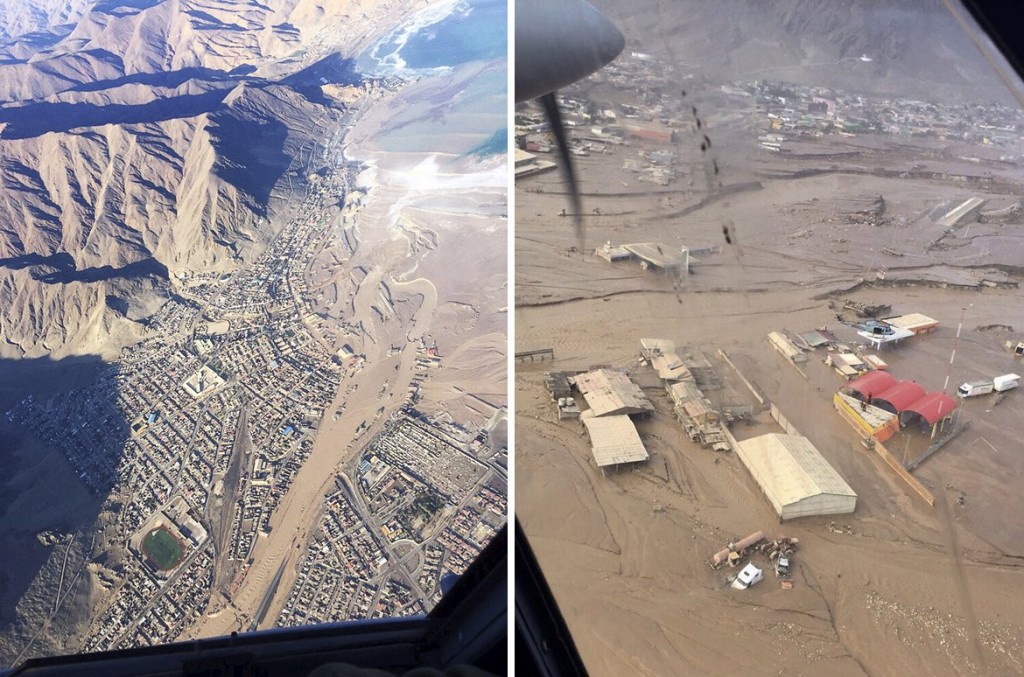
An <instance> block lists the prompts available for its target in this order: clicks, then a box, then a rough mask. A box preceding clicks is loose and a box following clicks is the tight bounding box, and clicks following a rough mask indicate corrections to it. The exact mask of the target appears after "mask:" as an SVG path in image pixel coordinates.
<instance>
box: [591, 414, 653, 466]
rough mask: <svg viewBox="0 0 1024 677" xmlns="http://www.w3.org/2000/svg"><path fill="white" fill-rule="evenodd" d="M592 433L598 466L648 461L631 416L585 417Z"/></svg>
mask: <svg viewBox="0 0 1024 677" xmlns="http://www.w3.org/2000/svg"><path fill="white" fill-rule="evenodd" d="M582 420H583V425H585V426H587V433H588V434H589V435H590V444H591V447H592V450H593V453H594V460H595V461H596V462H597V465H598V467H604V466H608V465H617V464H619V463H636V462H637V461H646V460H647V459H648V458H649V456H648V454H647V449H645V448H644V443H643V442H642V441H641V440H640V434H639V433H637V431H636V426H635V425H633V422H632V421H631V420H629V416H625V415H622V416H604V417H600V418H597V417H594V416H587V417H584V418H583V419H582Z"/></svg>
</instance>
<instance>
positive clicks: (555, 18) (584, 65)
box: [515, 0, 626, 241]
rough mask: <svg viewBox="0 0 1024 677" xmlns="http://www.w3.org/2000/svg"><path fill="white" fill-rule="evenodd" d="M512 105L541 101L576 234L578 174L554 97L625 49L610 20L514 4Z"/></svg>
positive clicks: (585, 6) (566, 2)
mask: <svg viewBox="0 0 1024 677" xmlns="http://www.w3.org/2000/svg"><path fill="white" fill-rule="evenodd" d="M515 40H516V41H515V45H516V103H522V102H523V101H529V100H530V99H539V100H540V103H541V105H542V106H543V108H544V114H545V116H546V117H547V119H548V122H549V123H550V125H551V130H552V132H553V133H554V135H555V141H556V142H557V143H558V153H559V155H560V156H561V158H562V163H561V166H562V176H563V178H564V179H565V182H566V183H567V184H568V185H569V195H570V199H571V201H572V210H573V221H574V222H575V224H576V234H577V236H578V237H579V238H580V240H581V241H582V239H583V218H582V209H581V206H580V194H579V190H578V187H577V184H576V174H575V172H574V170H573V165H572V159H571V157H570V155H569V144H568V140H567V138H566V134H565V127H564V126H563V124H562V116H561V113H560V112H559V109H558V101H557V99H556V98H555V92H556V91H557V90H558V89H561V88H562V87H565V86H566V85H570V84H572V83H574V82H576V81H578V80H582V79H583V78H585V77H587V76H588V75H590V74H591V73H594V72H595V71H597V70H599V69H600V68H601V67H602V66H604V65H605V64H607V63H609V62H610V61H611V60H612V59H614V58H615V57H617V56H618V55H619V53H620V52H621V51H622V48H623V47H624V46H625V44H626V40H625V38H624V37H623V35H622V33H620V32H619V29H617V28H616V27H615V26H614V25H613V24H612V22H611V21H609V20H608V19H607V17H605V16H604V15H603V14H601V13H600V12H598V11H597V10H596V9H594V7H593V6H591V5H590V4H589V3H587V2H585V1H584V0H562V1H561V2H552V1H551V0H516V38H515Z"/></svg>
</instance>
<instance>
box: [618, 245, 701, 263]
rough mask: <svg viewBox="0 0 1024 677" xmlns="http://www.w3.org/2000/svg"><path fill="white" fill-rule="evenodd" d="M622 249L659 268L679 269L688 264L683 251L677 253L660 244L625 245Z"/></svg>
mask: <svg viewBox="0 0 1024 677" xmlns="http://www.w3.org/2000/svg"><path fill="white" fill-rule="evenodd" d="M622 247H623V249H625V250H626V251H628V252H629V253H630V254H632V255H633V256H636V257H637V258H639V259H642V260H644V261H647V262H648V263H650V264H651V265H654V266H657V267H658V268H665V269H672V268H679V267H680V266H682V265H683V264H684V263H686V260H685V258H684V256H683V254H682V251H680V252H676V251H675V250H673V249H672V248H670V247H669V246H668V245H663V244H661V243H658V242H637V243H635V244H624V245H622Z"/></svg>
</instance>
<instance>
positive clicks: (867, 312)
mask: <svg viewBox="0 0 1024 677" xmlns="http://www.w3.org/2000/svg"><path fill="white" fill-rule="evenodd" d="M828 307H829V308H831V309H832V310H834V311H837V312H842V311H845V310H850V311H853V312H854V313H856V314H857V316H858V317H863V318H870V319H878V318H879V317H881V316H882V315H887V314H889V313H890V312H892V306H891V305H889V304H888V303H878V304H870V303H862V302H860V301H854V300H853V299H832V300H831V301H829V302H828Z"/></svg>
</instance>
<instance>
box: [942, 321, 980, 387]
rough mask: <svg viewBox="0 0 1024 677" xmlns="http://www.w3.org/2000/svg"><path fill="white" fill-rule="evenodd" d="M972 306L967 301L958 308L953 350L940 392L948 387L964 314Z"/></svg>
mask: <svg viewBox="0 0 1024 677" xmlns="http://www.w3.org/2000/svg"><path fill="white" fill-rule="evenodd" d="M973 307H974V304H973V303H968V304H967V306H966V307H965V308H961V309H960V323H959V324H958V325H957V326H956V338H954V339H953V352H951V353H950V354H949V364H948V365H947V366H946V382H945V383H943V384H942V392H946V390H947V389H948V388H949V374H950V372H951V371H952V370H953V360H955V359H956V349H957V348H958V347H959V346H960V331H961V330H962V329H963V327H964V315H966V314H967V308H973Z"/></svg>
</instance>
